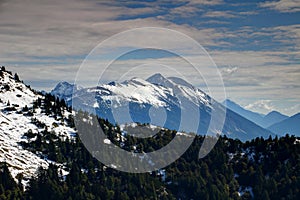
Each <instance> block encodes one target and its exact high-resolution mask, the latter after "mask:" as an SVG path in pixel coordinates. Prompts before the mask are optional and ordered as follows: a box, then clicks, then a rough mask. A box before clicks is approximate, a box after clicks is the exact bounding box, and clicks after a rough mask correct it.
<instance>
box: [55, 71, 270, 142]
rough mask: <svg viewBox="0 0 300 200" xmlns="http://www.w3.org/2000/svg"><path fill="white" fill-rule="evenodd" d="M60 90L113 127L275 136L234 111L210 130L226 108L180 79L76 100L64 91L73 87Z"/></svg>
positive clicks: (84, 94) (135, 83) (131, 83)
mask: <svg viewBox="0 0 300 200" xmlns="http://www.w3.org/2000/svg"><path fill="white" fill-rule="evenodd" d="M65 86H67V87H65ZM61 88H62V87H60V86H59V85H58V86H57V87H55V88H54V89H53V90H52V92H51V93H52V94H54V95H56V96H58V97H59V98H63V99H65V101H66V102H67V103H68V104H69V105H73V106H74V105H75V108H76V109H82V110H85V111H88V112H90V113H94V114H97V115H98V116H100V117H101V118H105V119H108V120H109V121H110V122H112V123H118V124H125V123H130V122H140V123H150V124H153V125H157V126H161V127H165V128H168V129H173V130H178V131H185V132H190V131H193V130H195V129H193V127H195V125H196V127H199V128H198V129H197V131H196V132H197V133H198V134H200V135H203V134H205V133H207V132H208V133H223V134H226V135H227V136H228V137H232V138H239V139H240V140H243V141H245V140H250V139H253V138H255V137H261V136H262V137H268V136H269V135H271V134H272V133H271V132H270V131H268V130H266V129H263V128H261V127H259V126H257V125H256V124H255V123H253V122H251V121H249V120H248V119H246V118H244V117H242V116H240V115H239V114H236V113H235V112H233V111H231V110H227V113H226V119H225V124H224V128H223V130H215V129H209V123H210V120H211V113H212V111H216V112H219V110H220V111H221V110H224V109H225V107H224V106H223V105H222V104H220V103H218V102H216V101H215V100H214V99H212V98H211V97H210V96H208V95H207V94H205V93H204V92H203V91H201V90H200V89H198V88H196V87H194V86H193V85H191V84H190V83H188V82H186V81H185V80H182V79H180V78H177V77H170V78H165V77H164V76H162V75H161V74H154V75H153V76H151V77H149V78H148V79H146V80H142V79H139V78H132V79H130V80H127V81H124V82H122V83H116V82H111V83H109V84H102V85H99V86H97V87H91V88H83V89H79V90H74V93H73V96H71V95H70V93H69V92H64V90H65V91H72V89H73V88H74V85H72V84H63V88H64V90H60V89H61ZM57 89H59V91H57ZM183 111H184V113H186V114H185V116H184V119H185V122H184V123H185V124H184V126H182V121H181V120H182V119H181V115H182V113H183ZM197 114H198V115H197ZM196 119H200V120H199V124H198V125H199V126H198V125H197V124H195V120H196ZM220 120H221V119H219V118H218V119H217V121H220ZM162 122H164V123H162ZM183 127H184V128H183Z"/></svg>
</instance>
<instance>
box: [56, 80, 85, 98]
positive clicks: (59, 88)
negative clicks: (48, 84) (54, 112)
mask: <svg viewBox="0 0 300 200" xmlns="http://www.w3.org/2000/svg"><path fill="white" fill-rule="evenodd" d="M80 89H82V88H81V87H80V86H77V85H74V84H70V83H68V82H66V81H62V82H60V83H58V84H57V85H56V86H55V88H54V89H53V90H52V92H51V94H52V95H54V96H57V97H61V96H64V97H71V96H72V94H73V90H75V91H77V90H80Z"/></svg>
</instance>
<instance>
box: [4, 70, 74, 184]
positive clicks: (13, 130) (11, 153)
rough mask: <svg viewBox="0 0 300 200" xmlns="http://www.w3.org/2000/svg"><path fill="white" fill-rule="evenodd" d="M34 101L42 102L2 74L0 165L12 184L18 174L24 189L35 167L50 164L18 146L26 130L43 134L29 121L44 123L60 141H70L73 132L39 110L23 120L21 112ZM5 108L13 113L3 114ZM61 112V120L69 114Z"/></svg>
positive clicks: (33, 93) (22, 86)
mask: <svg viewBox="0 0 300 200" xmlns="http://www.w3.org/2000/svg"><path fill="white" fill-rule="evenodd" d="M38 97H40V98H43V96H41V95H38V94H36V93H35V92H34V91H33V90H31V89H30V88H28V87H27V86H26V85H25V84H23V83H22V82H19V81H15V80H14V77H13V76H12V75H10V74H9V73H7V72H3V76H0V162H6V163H7V164H8V167H9V170H10V172H11V174H12V176H13V177H14V178H15V179H16V180H17V178H16V177H17V175H18V174H22V175H23V177H24V179H23V180H22V183H23V184H24V185H26V183H27V181H28V180H29V178H30V177H32V176H33V175H35V174H36V171H37V169H38V168H39V167H43V168H47V167H48V165H49V163H53V162H52V161H50V160H47V159H42V158H40V157H39V156H37V155H35V154H34V153H32V152H30V151H28V150H25V149H23V148H22V146H21V145H20V144H18V143H19V142H21V141H25V142H26V141H27V139H26V138H24V137H23V135H24V133H26V132H28V130H29V129H31V130H32V132H33V133H37V132H39V131H41V130H43V129H39V128H38V127H37V126H36V125H35V124H33V123H31V120H32V118H36V119H37V120H38V121H40V122H43V123H45V124H46V126H47V128H48V130H49V131H54V132H55V133H56V134H57V135H58V136H60V137H61V138H66V137H72V135H73V134H74V133H75V130H74V129H72V128H70V127H68V126H67V125H66V124H65V123H64V122H62V121H61V120H59V119H57V120H55V119H54V117H49V116H47V115H45V114H44V113H42V112H41V109H36V110H35V113H33V116H24V115H23V112H21V111H22V109H23V108H24V107H25V106H27V107H28V108H29V110H30V109H32V105H33V101H34V100H36V99H37V98H38ZM9 107H14V108H15V109H16V110H12V111H10V110H7V108H9ZM5 109H6V110H5ZM64 112H65V113H64V116H68V115H69V114H71V113H69V112H67V111H64ZM54 124H55V126H54ZM58 165H59V166H61V165H60V164H58Z"/></svg>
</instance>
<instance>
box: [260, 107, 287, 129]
mask: <svg viewBox="0 0 300 200" xmlns="http://www.w3.org/2000/svg"><path fill="white" fill-rule="evenodd" d="M287 118H289V117H288V116H286V115H283V114H281V113H280V112H277V111H272V112H270V113H268V114H267V115H266V116H264V117H263V119H262V122H261V123H262V124H263V126H262V127H264V128H267V127H269V126H272V125H273V124H276V123H278V122H281V121H283V120H285V119H287Z"/></svg>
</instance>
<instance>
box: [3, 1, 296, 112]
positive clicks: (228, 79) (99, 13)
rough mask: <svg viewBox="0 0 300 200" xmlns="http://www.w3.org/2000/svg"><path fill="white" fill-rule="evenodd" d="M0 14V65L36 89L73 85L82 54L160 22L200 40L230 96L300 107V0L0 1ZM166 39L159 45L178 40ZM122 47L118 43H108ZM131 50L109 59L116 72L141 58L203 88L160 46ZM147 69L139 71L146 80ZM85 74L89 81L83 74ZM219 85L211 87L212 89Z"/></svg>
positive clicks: (253, 103)
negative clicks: (63, 83) (174, 67)
mask: <svg viewBox="0 0 300 200" xmlns="http://www.w3.org/2000/svg"><path fill="white" fill-rule="evenodd" d="M0 19H1V20H0V65H4V66H6V68H7V69H9V70H11V71H13V72H17V73H18V74H19V76H20V77H21V78H22V79H24V81H25V82H26V83H27V84H30V85H31V86H32V87H33V88H35V89H38V90H46V91H50V90H51V89H52V88H53V87H54V86H55V85H56V84H57V83H58V82H60V81H63V80H65V81H69V82H71V83H72V82H74V79H75V78H76V74H77V72H78V69H79V67H80V66H81V64H82V63H83V61H84V59H85V58H86V56H88V55H89V53H90V52H91V51H92V50H93V49H94V48H95V47H96V46H97V45H98V44H100V43H101V42H103V41H105V40H107V39H108V38H111V37H112V36H114V35H115V34H119V33H120V32H123V31H128V30H130V29H133V28H142V27H158V28H168V29H171V30H174V31H178V32H180V33H183V34H185V35H187V36H188V37H190V38H193V39H194V40H195V41H197V42H198V43H199V44H200V45H202V47H203V48H204V49H205V50H206V51H207V53H208V54H209V55H210V56H211V58H212V60H213V61H214V63H215V64H216V66H217V67H218V70H219V71H220V73H221V75H222V80H223V82H224V86H225V91H226V96H227V98H229V99H231V100H233V101H235V102H236V103H238V104H240V105H242V106H243V107H245V108H247V109H250V110H252V111H256V112H260V113H264V114H266V113H268V112H270V111H272V110H277V111H280V112H282V113H284V114H286V115H289V116H291V115H293V114H296V113H298V112H300V90H299V88H300V1H299V0H276V1H258V0H251V1H237V0H161V1H155V0H146V1H125V0H120V1H114V0H112V1H100V0H99V1H96V0H49V1H41V0H0ZM137 38H140V37H138V36H137ZM170 39H172V38H162V39H161V40H158V41H157V43H158V44H164V45H166V46H168V47H172V45H174V44H178V43H177V42H178V41H174V43H172V42H170V41H171V40H170ZM174 40H175V39H174ZM166 41H169V42H166ZM126 42H127V43H130V44H134V45H136V46H139V42H143V41H142V40H138V41H137V40H136V38H135V37H133V38H131V39H129V40H126ZM184 45H185V43H182V44H181V43H179V45H177V46H176V48H179V47H182V48H183V46H184ZM120 48H122V46H121V45H120V44H114V46H113V47H111V49H115V50H116V51H118V50H119V49H120ZM174 48H175V47H174ZM185 53H186V55H185V56H187V57H190V58H193V56H195V54H196V53H195V52H193V49H189V51H186V52H185ZM130 55H131V54H130ZM130 55H129V56H127V57H126V56H125V57H124V56H123V57H122V58H119V59H118V60H117V61H116V62H114V69H115V70H116V71H118V70H119V69H121V68H122V69H123V70H124V69H125V68H126V67H129V66H137V65H138V64H139V65H141V64H142V63H144V62H145V61H146V60H148V61H149V60H151V61H153V60H155V62H156V63H164V64H165V65H171V64H172V65H176V64H177V65H180V67H181V69H185V72H186V73H187V76H186V77H187V79H189V80H191V83H192V84H194V85H195V86H197V87H199V88H201V87H204V86H203V81H201V77H200V78H198V77H195V73H194V72H193V71H192V70H190V68H188V67H187V66H185V65H184V62H180V58H178V56H177V57H176V56H175V57H174V55H172V54H170V53H163V52H161V51H157V52H152V53H151V52H150V53H149V51H139V52H137V54H136V55H134V56H130ZM106 59H108V60H109V59H111V58H110V57H109V56H107V57H106ZM199 62H201V61H199ZM205 63H206V62H203V66H204V65H205ZM181 64H182V65H181ZM208 66H209V64H208V65H207V67H208ZM98 67H100V68H101V67H103V66H101V64H99V65H98ZM158 68H159V67H158ZM127 69H129V68H127ZM205 70H206V68H205V66H204V67H203V71H205ZM125 71H126V70H125ZM144 71H147V70H144ZM150 71H151V70H150ZM150 71H149V70H148V71H147V73H146V72H145V73H144V74H142V73H143V70H140V71H139V74H140V75H141V76H142V77H146V76H148V75H149V73H150ZM155 72H156V71H155ZM155 72H153V73H155ZM129 75H130V73H129ZM83 78H84V79H85V80H86V81H87V82H89V80H90V76H89V75H88V74H86V77H83ZM197 78H198V79H199V81H198V82H197V80H198V79H197ZM210 78H212V80H213V77H206V79H210ZM189 80H188V81H189ZM218 89H220V88H217V87H215V88H214V87H212V90H215V91H217V93H218V91H219V90H218ZM204 91H205V89H204ZM217 96H218V94H216V96H213V97H215V98H216V99H218V97H217Z"/></svg>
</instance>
